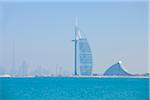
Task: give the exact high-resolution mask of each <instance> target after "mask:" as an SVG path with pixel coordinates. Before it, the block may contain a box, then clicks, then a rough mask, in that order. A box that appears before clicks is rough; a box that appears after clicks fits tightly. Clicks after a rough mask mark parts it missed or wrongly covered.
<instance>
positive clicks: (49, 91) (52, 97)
mask: <svg viewBox="0 0 150 100" xmlns="http://www.w3.org/2000/svg"><path fill="white" fill-rule="evenodd" d="M0 80H1V83H0V84H1V88H0V95H1V100H149V92H148V91H149V90H148V89H149V79H146V78H145V79H143V78H141V79H139V78H138V79H135V78H1V79H0Z"/></svg>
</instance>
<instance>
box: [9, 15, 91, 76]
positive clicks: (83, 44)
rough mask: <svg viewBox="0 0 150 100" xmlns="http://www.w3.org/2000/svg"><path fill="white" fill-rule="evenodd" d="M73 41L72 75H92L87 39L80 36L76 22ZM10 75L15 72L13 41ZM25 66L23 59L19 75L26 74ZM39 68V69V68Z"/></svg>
mask: <svg viewBox="0 0 150 100" xmlns="http://www.w3.org/2000/svg"><path fill="white" fill-rule="evenodd" d="M72 41H73V42H74V75H86V76H90V75H92V52H91V49H90V46H89V43H88V40H87V39H86V38H85V37H84V38H83V37H81V34H80V30H79V28H78V24H77V18H76V25H75V38H74V40H72ZM12 57H13V58H12V59H13V60H12V69H11V71H12V72H11V73H12V75H15V74H16V70H15V45H14V43H13V54H12ZM27 67H28V65H27V64H26V62H25V61H23V63H22V66H21V67H20V69H19V70H18V72H19V73H20V74H19V73H18V74H19V76H27ZM39 70H40V69H39Z"/></svg>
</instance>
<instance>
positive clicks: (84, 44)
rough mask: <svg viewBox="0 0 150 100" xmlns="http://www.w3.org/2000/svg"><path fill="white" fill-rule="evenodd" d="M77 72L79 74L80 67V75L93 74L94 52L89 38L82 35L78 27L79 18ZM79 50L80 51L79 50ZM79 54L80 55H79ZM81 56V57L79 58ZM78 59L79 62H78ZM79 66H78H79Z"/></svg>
mask: <svg viewBox="0 0 150 100" xmlns="http://www.w3.org/2000/svg"><path fill="white" fill-rule="evenodd" d="M73 41H74V43H75V44H74V45H75V48H74V49H75V50H74V51H75V58H74V60H75V61H74V63H75V72H74V75H77V74H78V73H77V68H78V67H80V69H79V70H80V75H88V76H89V75H91V74H92V52H91V49H90V46H89V43H88V40H87V39H86V38H85V37H84V38H82V37H81V34H80V30H79V28H78V27H77V18H76V26H75V39H74V40H73ZM78 50H79V52H78ZM78 55H79V56H78ZM78 58H79V59H78ZM77 61H78V62H77ZM77 66H78V67H77Z"/></svg>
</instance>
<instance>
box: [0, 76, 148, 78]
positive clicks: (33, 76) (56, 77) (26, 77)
mask: <svg viewBox="0 0 150 100" xmlns="http://www.w3.org/2000/svg"><path fill="white" fill-rule="evenodd" d="M0 78H150V76H24V77H20V76H0Z"/></svg>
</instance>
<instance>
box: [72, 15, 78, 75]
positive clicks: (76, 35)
mask: <svg viewBox="0 0 150 100" xmlns="http://www.w3.org/2000/svg"><path fill="white" fill-rule="evenodd" d="M77 26H78V18H77V17H76V18H75V38H74V40H73V42H74V75H77V74H78V73H77V42H78V33H77V32H78V29H77Z"/></svg>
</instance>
